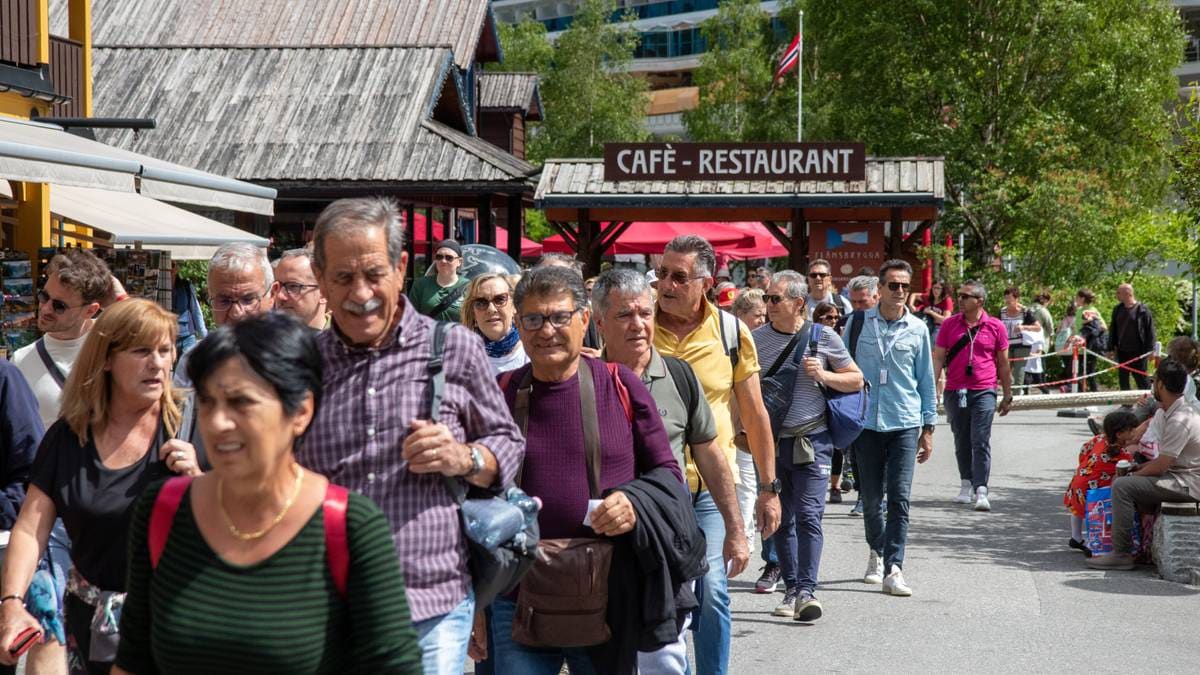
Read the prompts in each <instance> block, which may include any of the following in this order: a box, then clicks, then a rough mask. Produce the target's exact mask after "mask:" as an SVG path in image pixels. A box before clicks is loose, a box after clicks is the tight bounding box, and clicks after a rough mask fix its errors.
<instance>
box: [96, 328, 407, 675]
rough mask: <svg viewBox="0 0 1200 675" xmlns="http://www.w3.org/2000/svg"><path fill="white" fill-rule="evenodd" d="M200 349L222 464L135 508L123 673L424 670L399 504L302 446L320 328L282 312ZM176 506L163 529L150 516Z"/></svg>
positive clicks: (200, 383) (192, 362)
mask: <svg viewBox="0 0 1200 675" xmlns="http://www.w3.org/2000/svg"><path fill="white" fill-rule="evenodd" d="M102 321H103V320H102ZM191 354H192V357H191V358H190V359H189V360H188V376H189V377H190V379H191V381H192V382H193V383H195V386H196V390H197V392H198V399H199V415H198V416H197V422H198V424H199V427H200V433H201V435H202V436H203V437H204V439H205V445H206V447H209V448H213V450H214V452H213V453H212V459H213V466H212V471H210V472H209V473H208V474H206V475H203V476H200V477H198V478H196V479H194V480H191V479H187V478H179V479H172V480H170V481H167V482H166V483H165V484H162V485H160V486H156V487H152V488H150V489H148V490H146V492H145V493H144V494H143V495H142V496H141V499H140V500H139V501H138V503H137V505H136V507H134V509H133V518H132V526H131V527H130V540H131V546H130V547H129V586H128V592H129V595H128V596H127V598H126V601H125V606H124V611H123V612H122V614H121V619H120V621H121V645H120V648H119V649H118V652H117V658H116V667H115V668H113V673H114V675H124V674H127V673H155V672H163V673H188V672H193V673H220V672H227V673H228V672H287V673H344V672H380V673H382V672H387V673H420V672H421V648H420V647H419V646H418V644H417V634H416V632H415V631H414V630H413V626H412V621H411V620H410V618H409V613H408V603H407V601H406V599H405V590H404V578H403V575H402V573H401V571H400V562H399V560H398V559H397V558H396V555H395V552H394V551H393V548H392V537H391V532H390V531H389V529H388V522H387V518H386V517H385V516H384V515H383V512H382V511H380V510H379V507H378V506H376V505H375V504H374V503H373V502H372V501H371V500H370V499H369V498H367V497H364V496H362V495H360V494H358V493H354V492H348V491H347V490H346V489H345V488H339V487H337V486H331V485H330V483H329V481H328V480H326V479H325V478H324V477H323V476H321V475H320V474H317V473H312V472H310V471H306V470H305V469H303V468H301V467H300V465H299V464H297V463H296V459H295V456H294V455H293V450H294V449H295V448H296V447H297V446H298V445H299V444H300V443H301V442H303V440H304V436H305V434H306V433H307V431H308V429H309V424H310V423H311V422H312V419H313V416H314V415H315V414H316V410H317V408H318V406H319V405H320V403H321V390H322V385H321V381H322V371H323V368H322V364H321V354H320V352H319V351H318V349H317V340H316V335H315V334H314V333H313V332H312V331H311V330H310V328H309V327H307V326H305V324H303V323H301V322H300V321H299V320H298V319H296V318H294V316H289V315H287V314H284V313H282V312H271V313H268V314H266V315H263V316H259V317H255V318H251V319H248V320H246V321H243V322H241V323H238V324H237V325H234V326H229V327H224V328H220V329H218V330H216V331H214V332H213V333H212V334H211V335H209V336H208V337H207V338H205V339H204V340H203V341H202V342H201V343H200V344H199V345H197V346H196V348H195V349H193V350H192V352H191ZM171 495H174V498H173V499H172V498H171ZM167 505H171V506H174V507H175V509H167V508H165V507H166V506H167ZM168 512H169V513H170V514H171V516H170V518H169V519H167V520H166V523H167V525H168V527H167V534H166V539H165V540H163V539H156V538H155V532H156V531H159V530H158V528H157V527H153V526H152V524H151V521H152V519H155V518H160V517H165V514H166V513H168ZM160 514H162V515H160ZM327 528H336V529H331V530H330V531H332V532H340V533H341V534H342V535H343V537H344V539H341V541H340V542H335V541H334V536H333V535H331V534H330V532H329V531H327ZM156 542H157V543H156ZM339 543H340V546H341V548H340V549H338V548H334V547H336V546H338V544H339ZM338 552H340V555H341V556H343V558H342V559H343V561H344V562H345V564H346V568H345V569H344V576H340V575H339V573H338V572H337V571H336V570H337V569H339V568H338V566H337V565H335V564H334V560H335V558H336V555H337V553H338Z"/></svg>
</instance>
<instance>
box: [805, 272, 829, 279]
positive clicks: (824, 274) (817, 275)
mask: <svg viewBox="0 0 1200 675" xmlns="http://www.w3.org/2000/svg"><path fill="white" fill-rule="evenodd" d="M827 276H829V272H809V273H808V278H809V279H824V278H825V277H827Z"/></svg>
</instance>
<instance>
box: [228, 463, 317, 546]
mask: <svg viewBox="0 0 1200 675" xmlns="http://www.w3.org/2000/svg"><path fill="white" fill-rule="evenodd" d="M292 466H294V467H296V485H295V487H293V488H292V496H290V497H288V498H287V501H286V502H284V504H283V510H282V511H280V512H279V515H277V516H275V517H274V518H273V519H272V520H271V523H270V524H269V525H267V526H266V527H264V528H263V529H261V530H259V531H258V532H242V531H241V530H239V529H238V528H237V525H234V524H233V519H231V518H230V517H229V514H228V513H226V512H225V481H224V480H223V479H220V480H218V481H217V508H218V509H220V510H221V517H222V518H224V519H225V526H226V527H228V528H229V534H232V535H233V536H235V537H237V538H238V539H241V540H242V541H253V540H255V539H261V538H262V536H263V535H265V534H266V533H268V532H270V531H271V528H273V527H275V526H276V525H278V524H279V522H280V521H281V520H283V517H284V516H286V515H287V512H288V511H289V510H290V509H291V508H292V504H294V503H295V502H296V497H299V496H300V485H301V484H302V483H303V482H304V470H303V469H301V468H300V465H299V464H293V465H292Z"/></svg>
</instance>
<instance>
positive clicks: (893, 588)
mask: <svg viewBox="0 0 1200 675" xmlns="http://www.w3.org/2000/svg"><path fill="white" fill-rule="evenodd" d="M883 592H884V593H890V594H891V595H898V596H900V597H904V598H907V597H908V596H910V595H912V588H910V587H909V585H908V584H907V583H905V582H904V573H903V572H901V571H900V568H899V567H896V566H895V565H892V571H891V573H890V574H888V575H887V578H886V579H884V580H883Z"/></svg>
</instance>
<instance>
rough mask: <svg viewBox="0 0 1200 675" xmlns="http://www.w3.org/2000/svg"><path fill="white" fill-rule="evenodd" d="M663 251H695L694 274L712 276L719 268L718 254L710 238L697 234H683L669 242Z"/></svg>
mask: <svg viewBox="0 0 1200 675" xmlns="http://www.w3.org/2000/svg"><path fill="white" fill-rule="evenodd" d="M663 253H682V254H684V255H687V254H691V253H695V254H696V262H695V264H694V265H692V274H698V275H700V276H702V277H711V276H712V275H713V272H715V271H716V269H717V254H716V252H714V251H713V247H712V244H710V243H708V240H707V239H705V238H704V237H701V236H699V235H696V234H681V235H679V236H678V237H675V238H674V239H672V240H671V241H670V242H668V243H667V247H666V248H665V249H663Z"/></svg>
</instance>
